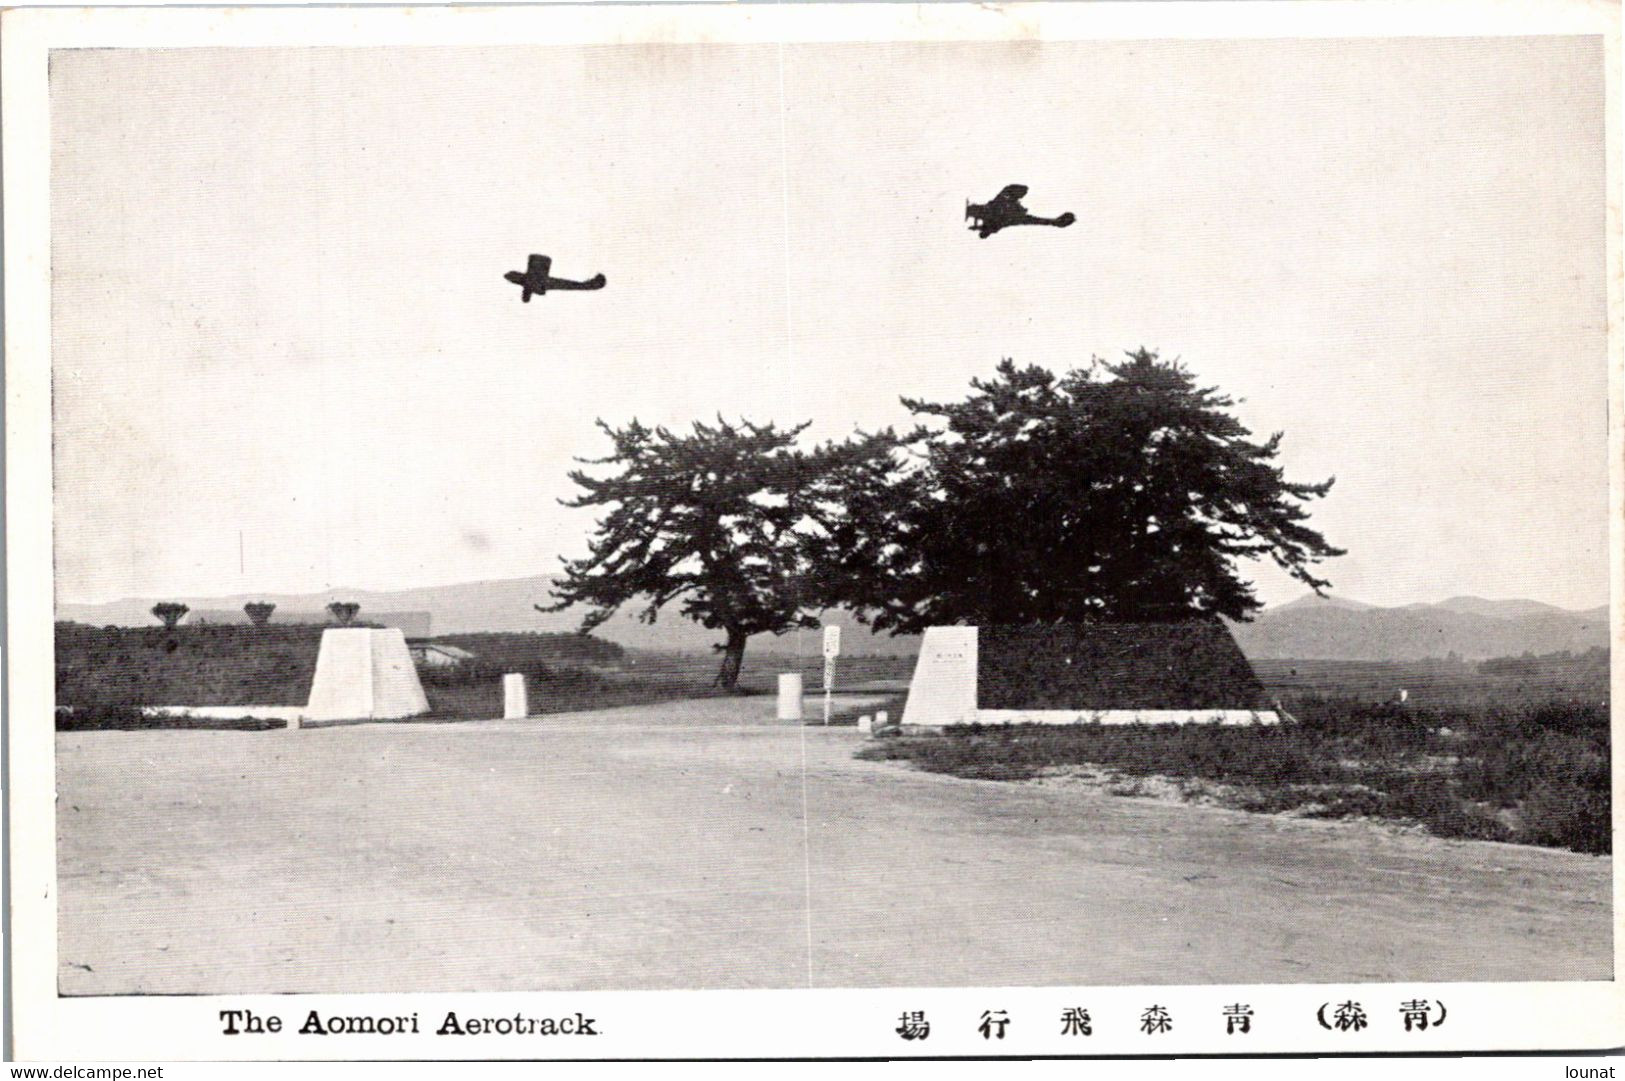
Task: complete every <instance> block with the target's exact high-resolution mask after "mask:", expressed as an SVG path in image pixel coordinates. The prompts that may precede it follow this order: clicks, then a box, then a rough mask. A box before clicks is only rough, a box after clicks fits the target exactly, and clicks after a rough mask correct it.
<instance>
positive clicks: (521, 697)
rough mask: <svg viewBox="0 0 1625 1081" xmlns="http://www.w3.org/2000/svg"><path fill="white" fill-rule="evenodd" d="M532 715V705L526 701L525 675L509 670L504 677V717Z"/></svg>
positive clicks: (512, 718) (514, 717)
mask: <svg viewBox="0 0 1625 1081" xmlns="http://www.w3.org/2000/svg"><path fill="white" fill-rule="evenodd" d="M528 716H530V705H529V703H528V702H526V701H525V675H524V673H523V672H509V673H508V674H507V675H505V676H503V677H502V717H503V719H504V720H509V721H512V720H519V719H522V718H524V717H528Z"/></svg>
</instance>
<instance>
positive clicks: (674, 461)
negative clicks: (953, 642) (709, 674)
mask: <svg viewBox="0 0 1625 1081" xmlns="http://www.w3.org/2000/svg"><path fill="white" fill-rule="evenodd" d="M598 426H599V428H600V429H601V430H602V431H603V432H604V433H605V434H606V435H607V436H608V437H609V439H610V441H611V443H612V445H613V450H612V453H610V454H609V455H608V456H606V457H603V458H597V459H578V461H580V462H581V463H582V464H583V465H586V466H595V467H607V468H608V469H609V470H610V473H609V474H608V475H606V476H595V475H593V474H592V473H590V472H588V471H587V470H584V469H578V470H575V471H572V472H571V473H570V479H571V480H572V481H573V482H574V483H575V484H576V485H577V486H578V487H579V488H580V489H581V494H579V495H578V496H576V497H575V498H573V499H566V500H562V501H561V502H563V504H564V505H565V506H568V507H604V508H607V510H606V513H605V514H604V515H603V517H602V518H600V519H599V521H598V523H597V526H596V528H595V531H594V535H593V537H592V539H591V540H590V541H589V544H588V554H587V555H586V556H584V557H582V558H579V559H568V558H566V559H564V560H563V563H564V577H563V578H562V579H561V580H560V581H559V582H558V583H557V584H556V585H555V586H554V587H553V589H552V595H553V598H554V603H552V604H549V605H545V606H544V605H537V606H536V607H537V608H538V609H539V610H541V611H560V610H562V609H564V608H567V607H569V606H571V605H575V604H586V605H590V606H592V609H591V611H589V612H588V613H587V614H586V616H585V617H584V618H583V620H582V623H581V630H582V631H583V632H588V631H591V630H592V629H594V628H595V627H597V626H599V625H600V624H602V623H603V622H604V621H605V620H606V619H608V618H609V617H610V616H611V615H613V614H614V613H615V611H616V610H617V609H619V608H620V607H621V606H622V605H623V604H626V603H627V602H629V601H631V600H633V599H634V598H639V597H641V598H643V599H644V600H645V602H646V603H645V604H644V607H643V609H642V611H641V612H640V618H642V619H643V620H644V621H645V622H647V623H653V622H655V620H656V618H657V617H658V615H659V612H660V610H661V609H662V608H664V607H665V606H666V605H668V604H671V603H673V602H679V601H680V602H681V607H680V611H681V613H682V614H683V615H684V616H686V617H687V618H689V619H692V620H694V621H695V622H697V623H699V624H700V625H702V626H704V627H707V628H710V629H713V630H719V631H721V632H723V634H724V640H723V641H722V642H721V643H719V644H718V645H717V648H718V649H719V650H721V651H722V653H723V661H722V667H721V670H720V671H719V672H718V674H717V682H718V683H719V684H720V685H721V686H723V687H728V688H731V687H733V686H734V685H735V684H736V682H737V681H738V678H739V668H740V665H741V663H742V661H743V658H744V652H745V644H746V642H747V640H748V639H749V638H750V636H751V635H754V634H762V633H767V634H783V633H785V632H786V631H789V630H791V629H794V628H797V627H815V626H817V625H818V612H819V610H820V609H821V607H822V604H821V603H820V596H819V593H820V591H819V590H818V589H817V588H815V584H814V582H813V581H812V580H811V578H810V577H809V566H810V563H811V553H810V545H811V544H812V543H813V542H814V538H816V537H818V536H820V535H822V534H823V533H824V532H826V531H827V529H828V526H829V524H830V523H833V522H834V521H835V520H836V519H838V518H839V516H840V515H841V513H842V510H841V505H840V501H841V497H842V496H843V495H844V493H845V492H846V490H847V488H848V486H849V482H850V479H851V476H852V475H854V474H855V473H856V472H858V471H861V468H862V465H861V463H862V461H863V460H864V458H865V456H866V455H869V454H871V453H874V452H873V451H871V450H870V449H868V448H869V447H870V446H871V444H870V443H868V442H866V441H862V440H860V441H858V442H855V443H847V444H830V445H828V446H824V447H819V448H816V449H814V450H811V451H805V450H801V449H798V448H797V446H796V443H797V440H798V439H799V438H800V436H801V434H802V433H803V432H804V431H805V430H806V428H807V425H806V424H801V425H797V426H795V427H792V428H785V429H781V428H779V427H778V426H777V425H775V424H766V425H759V424H754V423H752V422H750V421H741V422H739V423H737V424H735V423H732V422H729V421H726V420H724V419H722V418H720V417H719V418H718V419H717V422H716V423H715V424H705V423H700V422H696V423H695V424H694V425H693V426H692V429H691V430H690V431H687V432H682V433H678V432H673V431H671V430H669V429H666V428H662V427H656V428H650V427H647V426H645V425H643V424H640V423H639V422H637V421H636V420H634V421H632V422H631V423H629V424H627V425H626V426H625V427H622V428H614V427H611V426H610V425H608V424H606V423H604V422H603V421H599V424H598ZM884 446H885V444H884V442H875V443H874V444H873V447H875V448H883V447H884Z"/></svg>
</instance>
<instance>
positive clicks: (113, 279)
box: [50, 38, 1608, 608]
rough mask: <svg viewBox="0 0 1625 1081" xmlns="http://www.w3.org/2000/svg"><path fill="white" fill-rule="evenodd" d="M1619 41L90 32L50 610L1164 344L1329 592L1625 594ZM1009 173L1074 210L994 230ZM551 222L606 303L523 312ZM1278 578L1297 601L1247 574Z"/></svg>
mask: <svg viewBox="0 0 1625 1081" xmlns="http://www.w3.org/2000/svg"><path fill="white" fill-rule="evenodd" d="M1601 61H1602V51H1601V46H1600V42H1599V41H1598V40H1596V39H1587V38H1507V39H1434V40H1423V39H1409V40H1388V41H1380V40H1365V41H1338V40H1319V41H1311V40H1297V41H1293V40H1276V41H1262V40H1260V41H1229V42H1200V41H1187V42H1166V41H1164V42H1077V43H1034V42H1016V43H996V44H942V43H926V44H907V43H904V44H847V43H836V44H806V45H787V46H783V47H780V46H778V45H773V44H768V45H749V46H745V45H685V46H650V45H606V46H594V47H575V46H570V47H562V46H561V47H536V46H513V47H503V48H477V49H476V48H429V47H413V48H403V47H393V48H371V49H331V48H322V49H306V48H299V49H293V48H289V49H230V50H227V49H175V50H155V51H142V50H75V51H64V52H58V53H55V54H54V55H53V57H52V63H51V103H50V104H51V114H52V138H53V147H52V208H51V214H52V219H51V225H52V275H53V296H52V313H53V321H52V334H53V346H52V349H53V358H52V363H53V373H52V374H53V394H54V401H53V421H54V432H53V435H54V448H55V452H54V453H55V457H54V470H55V471H54V493H55V566H56V570H55V573H56V586H57V598H58V600H59V602H64V601H71V602H97V601H105V600H111V599H116V598H120V597H126V596H141V597H161V596H166V595H167V596H205V595H209V594H234V593H243V592H253V591H265V592H268V593H269V592H303V591H318V590H325V589H330V588H335V587H350V588H360V589H392V588H406V587H410V586H421V585H432V584H440V583H451V582H458V581H468V580H475V579H491V578H504V577H518V576H524V575H533V574H545V573H552V572H554V571H556V570H557V568H558V557H559V556H560V555H572V556H573V555H580V554H582V552H583V551H584V548H585V542H586V538H587V536H588V533H589V532H590V529H591V526H592V517H591V515H590V513H589V512H587V511H579V510H570V509H567V508H564V507H561V506H559V505H558V502H557V501H558V500H559V499H560V498H561V497H565V496H568V495H570V494H571V491H572V486H571V484H570V482H569V481H568V479H567V477H566V473H567V471H568V470H569V469H570V468H572V465H573V463H572V461H571V459H572V456H589V457H590V456H595V455H598V454H600V453H602V452H603V451H604V450H605V449H606V447H607V443H606V440H605V439H604V438H603V437H602V435H601V434H600V433H599V432H598V431H597V430H596V428H595V427H594V421H595V419H597V418H603V419H604V420H606V421H608V422H610V423H613V424H622V423H625V422H626V421H628V420H630V419H632V418H634V417H635V418H637V419H639V420H641V421H643V422H645V423H662V424H667V425H673V426H677V425H686V424H687V423H689V422H690V421H693V420H696V419H706V418H710V417H713V416H714V415H716V414H717V413H719V412H720V413H722V414H724V415H726V416H729V417H740V416H743V417H748V418H750V419H752V420H757V421H766V420H776V421H779V422H781V423H786V424H789V423H796V422H800V421H808V420H810V421H812V422H813V428H812V430H811V432H810V433H809V434H810V435H811V436H813V437H818V438H825V437H828V438H839V437H841V436H843V435H846V434H848V433H850V432H851V431H852V430H853V429H854V428H855V427H863V428H874V427H878V426H883V425H888V424H895V425H905V424H907V423H908V422H909V415H908V413H907V411H906V410H905V409H904V408H903V407H902V406H901V405H900V403H899V398H900V397H901V396H904V395H906V396H909V397H915V398H925V399H928V400H939V401H942V400H953V399H956V398H960V397H963V396H964V395H965V394H966V393H967V392H968V390H969V381H970V380H971V379H972V378H974V377H977V376H987V375H989V374H991V372H992V371H993V368H994V366H995V365H996V364H997V362H998V361H999V359H1000V358H1001V357H1004V356H1010V357H1013V358H1015V359H1016V360H1017V361H1018V362H1020V363H1022V364H1028V363H1031V364H1039V365H1042V366H1045V367H1049V368H1051V369H1054V370H1057V371H1060V370H1064V369H1066V368H1068V367H1071V366H1078V365H1083V364H1086V363H1087V362H1088V361H1089V358H1090V357H1091V355H1101V356H1107V357H1112V356H1117V355H1121V353H1122V352H1124V351H1126V350H1132V349H1135V348H1137V347H1140V346H1142V345H1143V346H1145V347H1148V348H1151V349H1155V350H1159V351H1160V352H1161V353H1162V355H1164V356H1167V357H1175V356H1177V357H1179V358H1181V360H1182V361H1183V363H1185V364H1186V365H1187V366H1188V367H1189V368H1190V369H1191V370H1192V371H1193V372H1194V373H1195V375H1196V376H1197V377H1198V379H1199V380H1200V381H1201V382H1202V383H1204V384H1207V385H1214V386H1217V387H1219V388H1221V389H1222V390H1223V391H1225V392H1227V393H1229V394H1230V395H1232V396H1234V397H1236V398H1237V399H1239V404H1238V405H1237V407H1236V412H1237V414H1238V416H1240V418H1241V419H1242V420H1243V422H1244V423H1246V424H1247V425H1248V426H1249V427H1250V428H1252V429H1253V431H1254V432H1255V433H1257V434H1258V435H1259V436H1264V435H1267V434H1269V433H1271V432H1275V431H1282V432H1284V433H1285V436H1284V439H1283V442H1282V444H1281V454H1280V459H1279V461H1280V464H1281V465H1282V467H1283V469H1284V471H1285V473H1286V475H1287V476H1288V477H1289V478H1290V479H1293V480H1299V481H1318V480H1322V479H1324V478H1326V477H1329V476H1335V477H1336V478H1337V482H1336V484H1335V486H1334V487H1333V489H1332V491H1331V493H1330V494H1329V495H1328V496H1327V497H1326V498H1325V499H1324V500H1320V501H1318V502H1317V503H1316V504H1315V505H1314V507H1313V516H1312V519H1311V524H1312V525H1314V526H1315V527H1316V528H1318V529H1320V530H1321V531H1322V532H1323V533H1324V534H1325V536H1326V538H1327V539H1328V540H1329V541H1330V542H1331V543H1333V544H1335V545H1337V546H1339V547H1342V548H1345V549H1347V551H1348V554H1347V555H1346V556H1343V557H1341V558H1338V559H1335V560H1332V561H1329V562H1327V563H1326V564H1323V565H1322V567H1321V568H1320V572H1321V573H1322V574H1323V575H1324V576H1325V577H1328V578H1330V579H1331V581H1332V583H1333V591H1332V592H1333V594H1334V595H1337V596H1343V597H1347V598H1351V599H1357V600H1361V601H1365V602H1367V603H1374V604H1405V603H1411V602H1417V601H1433V600H1440V599H1444V598H1446V597H1449V596H1453V595H1458V594H1474V595H1479V596H1488V597H1530V598H1533V599H1536V600H1542V601H1546V602H1548V603H1553V604H1558V605H1562V606H1565V607H1573V608H1584V607H1591V606H1595V605H1599V604H1604V603H1607V600H1608V561H1607V548H1606V544H1607V493H1608V470H1607V457H1606V454H1607V448H1606V436H1607V412H1606V410H1607V371H1606V363H1607V361H1606V292H1605V276H1604V275H1605V251H1604V212H1605V202H1604V181H1603V161H1604V152H1603V134H1604V127H1603V81H1602V68H1601ZM1009 183H1022V184H1026V185H1028V186H1029V188H1030V193H1029V195H1028V197H1027V205H1028V206H1029V208H1030V209H1031V210H1032V211H1033V212H1034V213H1037V214H1046V215H1053V214H1059V213H1061V212H1062V211H1072V212H1073V213H1075V214H1076V215H1077V219H1078V221H1077V224H1076V225H1074V226H1073V227H1072V228H1070V229H1067V230H1064V231H1060V230H1054V229H1038V228H1029V229H1010V230H1006V231H1005V232H1003V233H1000V234H998V235H996V236H994V237H992V238H989V239H986V240H983V239H979V238H978V237H977V236H976V235H975V234H974V233H971V232H969V231H967V230H966V229H965V223H964V220H963V215H964V204H965V202H966V200H967V199H970V200H975V201H985V200H986V199H988V198H991V197H992V196H993V195H994V194H995V193H996V192H998V191H999V189H1000V188H1002V187H1004V186H1005V185H1006V184H1009ZM530 252H541V253H545V254H548V255H550V256H552V258H553V261H554V262H553V272H554V273H555V274H556V275H560V276H564V277H577V278H586V277H589V276H591V275H592V274H595V273H599V272H602V273H603V274H605V275H606V277H607V278H608V286H607V287H606V288H605V289H603V290H602V291H599V292H590V293H556V294H552V295H549V296H545V297H539V298H535V299H533V300H532V302H531V303H530V304H528V305H526V304H521V303H520V302H519V298H518V289H517V288H516V287H514V286H512V285H510V284H508V283H506V282H504V281H503V280H502V274H503V273H504V272H505V271H508V270H514V269H522V268H523V266H524V264H525V260H526V256H527V255H528V254H529V253H530ZM1242 569H1243V574H1244V575H1245V576H1247V577H1250V578H1251V579H1253V580H1254V581H1255V582H1256V584H1257V587H1258V592H1259V595H1260V598H1261V599H1262V600H1264V601H1265V602H1267V603H1270V604H1277V603H1282V602H1285V601H1289V600H1291V599H1293V598H1295V597H1296V596H1298V595H1300V594H1301V593H1302V592H1303V588H1302V587H1301V586H1300V585H1298V584H1297V583H1295V582H1293V581H1291V580H1290V579H1288V578H1286V576H1285V575H1283V574H1281V573H1280V572H1278V571H1276V570H1275V569H1274V568H1273V567H1271V566H1269V565H1259V564H1243V566H1242Z"/></svg>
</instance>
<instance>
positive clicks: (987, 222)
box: [965, 184, 1078, 240]
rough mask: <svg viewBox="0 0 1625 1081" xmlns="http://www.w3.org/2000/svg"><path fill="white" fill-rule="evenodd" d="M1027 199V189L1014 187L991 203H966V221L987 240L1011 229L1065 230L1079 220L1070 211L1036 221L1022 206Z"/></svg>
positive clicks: (1020, 186) (1000, 193) (1008, 188)
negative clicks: (1050, 226)
mask: <svg viewBox="0 0 1625 1081" xmlns="http://www.w3.org/2000/svg"><path fill="white" fill-rule="evenodd" d="M1026 195H1027V185H1025V184H1011V185H1009V186H1008V187H1006V188H1005V189H1004V190H1003V191H1001V192H999V194H997V195H995V196H994V197H993V198H992V200H991V201H989V202H986V203H973V202H971V201H969V200H966V201H965V217H966V218H967V219H968V220H969V221H970V225H969V226H968V228H969V229H970V230H971V231H972V232H974V233H976V234H977V235H978V236H980V237H981V238H982V239H983V240H986V239H987V238H988V237H990V236H992V235H993V234H994V233H996V232H998V231H999V230H1000V229H1004V228H1006V227H1008V226H1011V225H1053V226H1055V227H1056V228H1057V229H1065V228H1066V227H1067V226H1068V225H1071V224H1072V223H1073V222H1075V221H1077V220H1078V219H1077V217H1076V216H1075V215H1074V214H1072V213H1071V212H1070V211H1068V212H1067V213H1065V214H1062V215H1061V216H1060V217H1058V218H1039V217H1034V216H1033V215H1031V214H1029V213H1027V208H1026V207H1024V206H1022V205H1021V200H1022V199H1024V198H1025V197H1026Z"/></svg>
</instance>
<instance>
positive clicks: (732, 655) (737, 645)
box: [717, 628, 750, 691]
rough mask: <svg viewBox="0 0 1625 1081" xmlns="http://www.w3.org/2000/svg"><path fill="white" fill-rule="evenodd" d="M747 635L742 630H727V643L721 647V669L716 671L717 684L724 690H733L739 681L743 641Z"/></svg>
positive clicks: (742, 662)
mask: <svg viewBox="0 0 1625 1081" xmlns="http://www.w3.org/2000/svg"><path fill="white" fill-rule="evenodd" d="M749 637H750V635H748V634H746V633H745V632H744V631H740V630H733V629H731V628H730V629H729V631H728V644H727V645H726V646H724V647H723V649H722V670H721V671H720V672H718V673H717V686H718V687H721V688H722V689H723V690H725V691H731V690H733V689H734V686H735V685H736V684H737V683H738V682H739V666H740V665H742V664H744V663H745V641H746V640H747V639H748V638H749Z"/></svg>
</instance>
